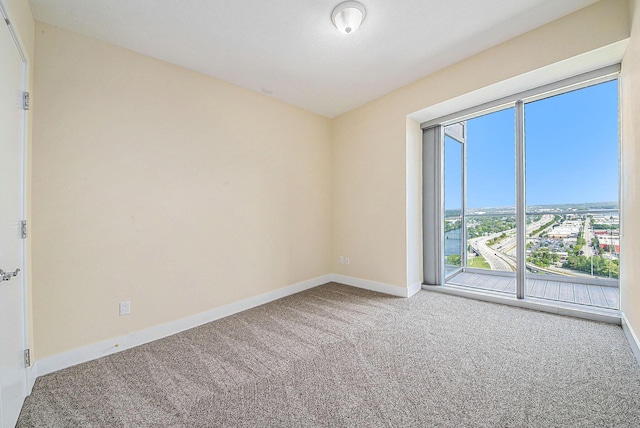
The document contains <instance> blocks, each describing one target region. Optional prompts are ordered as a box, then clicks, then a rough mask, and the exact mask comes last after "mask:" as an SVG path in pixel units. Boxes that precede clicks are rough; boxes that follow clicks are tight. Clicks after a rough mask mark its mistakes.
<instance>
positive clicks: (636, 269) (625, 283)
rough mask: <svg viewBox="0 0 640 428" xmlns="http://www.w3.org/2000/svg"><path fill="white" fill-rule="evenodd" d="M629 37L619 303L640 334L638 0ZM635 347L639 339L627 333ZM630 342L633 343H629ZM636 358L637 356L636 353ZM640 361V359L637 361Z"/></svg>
mask: <svg viewBox="0 0 640 428" xmlns="http://www.w3.org/2000/svg"><path fill="white" fill-rule="evenodd" d="M629 11H630V16H631V37H630V39H629V44H628V45H627V50H626V52H625V54H624V58H623V60H622V71H621V73H620V94H621V102H620V104H621V113H622V114H621V140H622V141H621V151H620V164H621V197H620V199H621V206H620V211H621V214H620V215H621V218H622V222H621V230H620V234H621V246H622V248H621V251H620V253H621V255H622V256H621V264H620V302H621V312H622V313H623V314H624V325H626V326H627V328H626V329H625V332H626V333H629V332H631V333H634V332H636V333H637V332H640V285H639V281H640V265H638V263H635V261H636V260H638V257H640V246H639V244H638V243H639V242H640V225H639V224H638V223H637V222H636V221H634V220H635V219H636V218H637V213H638V211H639V210H640V192H639V185H638V183H640V172H638V164H639V163H640V146H639V144H638V143H639V142H640V102H639V101H638V99H637V94H638V91H640V0H631V1H630V2H629ZM627 337H628V338H629V342H630V344H631V346H632V348H634V350H636V349H637V347H638V336H636V335H635V334H627ZM632 339H633V340H632ZM636 355H637V354H636ZM639 361H640V360H639Z"/></svg>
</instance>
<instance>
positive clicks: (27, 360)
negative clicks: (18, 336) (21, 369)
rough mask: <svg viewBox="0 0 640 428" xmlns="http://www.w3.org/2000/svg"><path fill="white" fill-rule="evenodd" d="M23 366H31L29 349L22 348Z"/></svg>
mask: <svg viewBox="0 0 640 428" xmlns="http://www.w3.org/2000/svg"><path fill="white" fill-rule="evenodd" d="M24 366H25V367H31V351H29V349H25V350H24Z"/></svg>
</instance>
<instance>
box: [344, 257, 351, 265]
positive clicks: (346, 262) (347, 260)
mask: <svg viewBox="0 0 640 428" xmlns="http://www.w3.org/2000/svg"><path fill="white" fill-rule="evenodd" d="M349 263H351V260H349V257H345V259H344V264H345V265H348V264H349Z"/></svg>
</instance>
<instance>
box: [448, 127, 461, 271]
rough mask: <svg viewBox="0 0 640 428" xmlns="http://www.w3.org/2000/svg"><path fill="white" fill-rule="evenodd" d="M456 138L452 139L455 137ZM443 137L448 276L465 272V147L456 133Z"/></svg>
mask: <svg viewBox="0 0 640 428" xmlns="http://www.w3.org/2000/svg"><path fill="white" fill-rule="evenodd" d="M452 135H453V136H452ZM452 135H450V133H449V132H446V129H445V137H444V270H445V276H447V277H449V276H451V274H453V273H455V272H458V271H459V270H460V269H462V261H463V260H464V257H465V256H464V253H465V248H464V232H463V227H462V211H463V201H464V185H463V183H464V180H463V159H464V145H463V142H462V141H461V139H456V138H454V137H455V136H456V134H455V133H452Z"/></svg>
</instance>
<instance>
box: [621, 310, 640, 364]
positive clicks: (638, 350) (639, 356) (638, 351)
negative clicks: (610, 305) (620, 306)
mask: <svg viewBox="0 0 640 428" xmlns="http://www.w3.org/2000/svg"><path fill="white" fill-rule="evenodd" d="M622 330H623V331H624V334H625V336H627V340H628V341H629V346H631V350H632V351H633V355H635V356H636V360H637V361H638V364H640V340H638V336H637V335H636V332H635V331H633V327H631V324H629V320H628V319H627V315H625V313H624V312H623V313H622Z"/></svg>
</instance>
